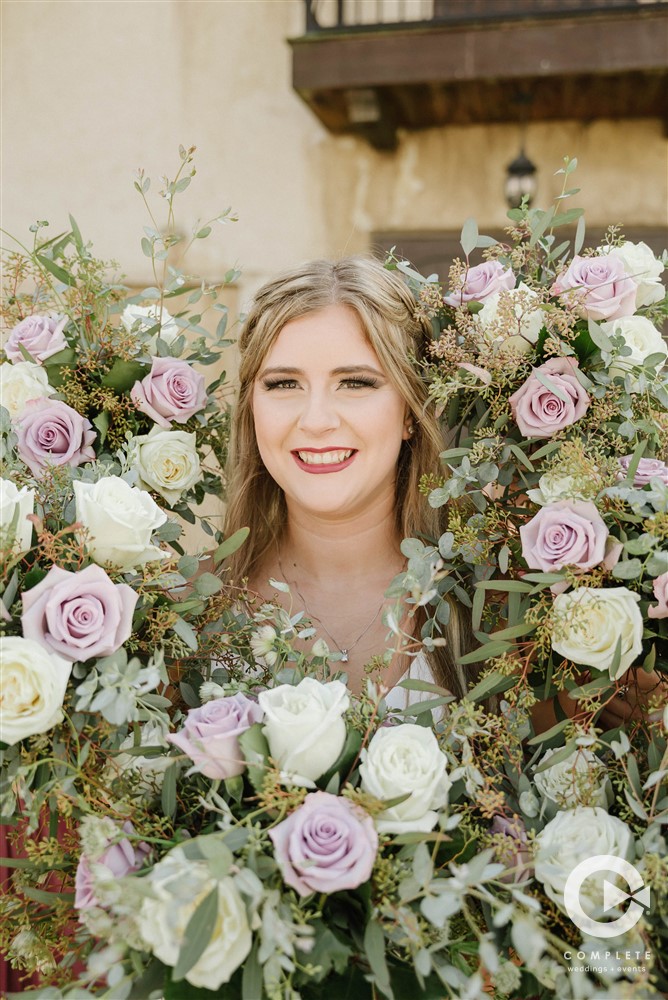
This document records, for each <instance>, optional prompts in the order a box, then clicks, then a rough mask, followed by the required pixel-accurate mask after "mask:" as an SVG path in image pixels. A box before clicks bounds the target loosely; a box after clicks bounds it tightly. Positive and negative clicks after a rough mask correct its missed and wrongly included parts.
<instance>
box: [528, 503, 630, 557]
mask: <svg viewBox="0 0 668 1000" xmlns="http://www.w3.org/2000/svg"><path fill="white" fill-rule="evenodd" d="M608 535H609V532H608V529H607V527H606V524H605V522H604V520H603V518H602V517H601V515H600V514H599V512H598V510H597V509H596V505H595V504H593V503H591V502H590V501H588V500H559V501H557V502H556V503H551V504H547V505H546V506H545V507H543V508H542V509H541V510H539V511H538V513H537V514H536V516H535V517H532V518H531V520H530V521H529V522H528V523H527V524H523V525H522V527H521V528H520V538H521V539H522V555H523V556H524V558H525V559H526V561H527V565H528V566H529V567H530V568H531V569H540V570H542V571H543V573H551V572H553V571H554V570H560V569H563V568H564V566H572V567H573V568H574V569H576V570H578V571H579V572H581V573H584V572H585V571H586V570H588V569H592V568H593V567H594V566H598V565H599V564H600V563H602V562H603V561H604V560H605V559H606V542H607V540H608ZM620 552H621V545H619V546H615V550H614V555H615V556H616V558H615V560H614V562H617V561H618V559H619V555H620ZM608 555H609V556H610V555H611V553H609V554H608ZM612 565H614V563H613V564H612ZM607 568H608V569H611V568H612V566H607Z"/></svg>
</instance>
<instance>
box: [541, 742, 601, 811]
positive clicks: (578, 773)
mask: <svg viewBox="0 0 668 1000" xmlns="http://www.w3.org/2000/svg"><path fill="white" fill-rule="evenodd" d="M557 752H558V751H557V750H546V751H545V753H544V754H543V756H542V757H541V759H540V762H539V763H540V764H544V763H545V761H548V760H549V759H550V757H552V756H554V754H555V753H557ZM533 780H534V784H535V786H536V788H537V789H538V791H539V792H540V795H541V797H542V799H543V801H547V802H552V803H553V804H554V805H555V806H558V807H559V808H560V809H570V808H572V807H573V806H579V805H591V806H602V807H603V808H605V806H606V804H607V796H606V793H605V768H604V766H603V764H602V763H601V761H600V760H599V759H598V757H597V756H596V754H595V753H592V751H591V750H588V749H587V748H586V747H579V748H578V749H577V750H576V751H575V753H572V754H571V756H570V757H567V758H566V759H565V760H560V761H557V763H556V764H552V765H551V766H550V767H546V768H545V770H544V771H537V772H536V773H535V774H534V779H533Z"/></svg>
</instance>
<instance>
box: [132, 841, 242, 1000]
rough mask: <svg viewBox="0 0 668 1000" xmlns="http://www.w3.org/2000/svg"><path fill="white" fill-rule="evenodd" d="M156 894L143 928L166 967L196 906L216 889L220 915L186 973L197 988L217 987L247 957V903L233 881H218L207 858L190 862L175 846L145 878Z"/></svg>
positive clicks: (144, 912) (142, 916)
mask: <svg viewBox="0 0 668 1000" xmlns="http://www.w3.org/2000/svg"><path fill="white" fill-rule="evenodd" d="M145 881H146V882H147V883H150V885H151V889H152V891H153V898H149V899H145V900H144V902H143V903H142V907H141V910H140V912H139V918H138V924H139V932H140V934H141V936H142V937H143V938H144V940H145V942H146V944H147V945H148V947H149V948H150V950H151V951H152V952H153V954H154V955H155V956H156V957H157V958H159V959H160V961H161V962H164V963H165V965H170V966H174V965H176V963H177V961H178V957H179V951H180V950H181V946H182V945H183V941H184V938H185V931H186V927H187V925H188V921H189V920H190V918H191V916H192V915H193V913H194V912H195V910H196V908H197V906H198V905H199V904H200V903H201V902H202V900H203V899H204V898H205V897H206V896H208V895H209V893H210V892H211V890H212V889H214V888H216V886H217V887H218V915H217V918H216V923H215V926H214V929H213V933H212V935H211V940H210V941H209V943H208V945H207V946H206V948H205V949H204V951H203V952H202V954H201V955H200V957H199V958H198V959H197V961H196V962H195V964H194V965H193V967H192V968H191V969H190V970H189V972H187V973H186V976H185V978H186V980H187V981H188V982H189V983H191V984H192V985H193V986H199V987H202V988H203V989H207V990H217V989H218V988H219V987H220V986H221V985H222V984H223V983H227V982H229V981H230V979H231V978H232V976H233V974H234V973H235V972H236V970H237V969H238V968H239V966H240V965H241V963H242V962H243V961H244V960H245V959H246V957H247V955H248V952H249V951H250V949H251V944H252V935H251V931H250V928H249V926H248V918H247V916H246V907H245V906H244V904H243V901H242V899H241V896H240V895H239V891H238V889H237V887H236V885H235V883H234V880H233V879H231V878H229V877H225V878H220V879H216V878H214V877H213V875H212V874H211V871H210V870H209V866H208V865H207V864H206V862H203V861H191V860H189V859H188V858H187V857H186V856H185V854H184V852H183V850H182V848H180V847H175V848H173V850H171V851H170V852H169V854H166V855H165V857H164V858H162V860H161V861H159V862H158V863H157V865H155V867H154V868H153V870H152V871H151V872H150V873H149V874H148V875H147V876H146V879H145Z"/></svg>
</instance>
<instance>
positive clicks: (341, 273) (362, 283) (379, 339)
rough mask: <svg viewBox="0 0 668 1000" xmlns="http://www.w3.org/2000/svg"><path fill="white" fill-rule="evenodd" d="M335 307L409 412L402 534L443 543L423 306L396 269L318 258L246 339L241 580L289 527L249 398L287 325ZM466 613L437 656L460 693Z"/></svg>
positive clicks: (266, 304)
mask: <svg viewBox="0 0 668 1000" xmlns="http://www.w3.org/2000/svg"><path fill="white" fill-rule="evenodd" d="M331 305H347V306H349V307H350V308H352V309H353V310H354V311H355V313H356V315H357V317H358V318H359V321H360V324H361V327H362V330H363V333H364V335H365V337H366V339H367V341H368V342H369V344H370V345H371V347H372V348H373V349H374V351H375V352H376V355H377V356H378V360H379V361H380V364H381V366H382V368H383V370H384V371H385V373H386V374H387V376H388V378H389V380H390V381H391V382H392V384H393V385H394V387H395V388H396V389H397V391H398V392H399V393H400V395H401V396H402V398H403V399H404V401H405V403H406V408H407V410H408V411H409V413H410V415H411V419H412V422H413V426H414V432H413V434H412V435H411V437H410V438H409V439H408V440H407V441H404V442H403V444H402V447H401V451H400V454H399V462H398V468H397V483H396V525H397V531H398V533H399V536H400V537H401V538H407V537H420V538H426V539H436V538H438V537H439V535H440V532H441V512H440V511H438V510H434V509H433V508H431V507H430V506H429V504H428V503H427V502H426V501H425V498H424V497H423V496H422V495H421V494H420V491H419V484H420V480H421V478H422V476H424V475H425V474H429V473H433V472H435V471H437V470H438V469H439V454H440V452H441V450H442V449H443V446H444V445H443V437H442V434H441V430H440V428H439V425H438V422H437V420H436V418H435V416H434V413H433V410H432V408H431V407H427V405H426V403H427V388H426V385H425V383H424V381H423V379H422V378H421V376H420V373H419V370H418V367H417V365H416V363H415V362H416V359H417V360H420V359H421V358H423V357H424V356H425V352H426V347H427V344H428V342H429V340H430V337H431V328H430V324H429V323H428V321H427V320H422V319H420V318H419V317H416V301H415V298H414V296H413V294H412V293H411V291H410V289H409V288H408V287H407V285H406V283H405V282H404V280H403V279H402V278H401V277H400V275H399V274H398V273H397V272H396V271H390V270H388V269H387V268H385V267H384V266H383V265H382V264H381V263H380V261H378V260H375V259H374V258H372V257H363V256H356V257H346V258H343V259H342V260H339V261H328V260H315V261H311V262H309V263H306V264H302V265H301V266H299V267H295V268H294V269H292V270H289V271H285V272H284V273H282V274H279V275H278V276H277V277H275V278H273V279H272V280H271V281H269V282H267V283H266V284H265V285H263V287H262V288H261V289H260V290H259V291H258V293H257V295H256V297H255V301H254V303H253V306H252V308H251V310H250V312H249V314H248V316H247V318H246V322H245V325H244V329H243V332H242V334H241V337H240V339H239V351H240V365H239V395H238V401H237V408H236V414H235V419H234V423H233V433H232V440H231V443H230V459H229V472H228V483H229V490H228V505H227V515H226V523H225V535H226V536H229V535H230V534H232V533H233V532H234V531H236V530H237V529H239V528H242V527H244V526H246V525H250V526H251V527H252V530H251V534H250V537H249V539H248V541H247V542H246V543H245V544H244V545H243V546H242V547H241V549H239V550H238V551H237V552H236V553H235V554H234V555H233V556H231V557H230V559H229V560H228V562H227V568H228V569H229V571H230V574H231V578H232V580H233V581H235V582H237V583H240V582H241V581H242V580H243V579H245V578H247V577H248V576H249V575H251V574H252V573H253V572H254V571H256V570H257V568H258V567H259V565H260V564H261V562H262V560H263V559H264V558H265V557H266V555H267V553H268V552H269V551H270V550H271V549H272V548H275V547H278V546H280V543H281V539H282V536H283V532H284V530H285V526H286V522H287V508H286V503H285V497H284V495H283V491H282V490H281V488H280V487H279V486H278V485H277V483H276V482H275V481H274V480H273V479H272V477H271V476H270V475H269V473H268V472H267V469H266V468H265V466H264V463H263V462H262V459H261V457H260V452H259V449H258V446H257V440H256V437H255V425H254V419H253V409H252V398H253V388H254V383H255V380H256V378H257V375H258V373H259V371H260V370H261V367H262V364H263V362H264V360H265V358H266V356H267V354H268V352H269V350H270V349H271V347H272V345H273V344H274V342H275V340H276V339H277V337H278V335H279V334H280V332H281V330H282V329H283V327H284V326H285V325H286V323H289V322H291V321H292V320H295V319H298V318H300V317H302V316H305V315H307V314H308V313H312V312H317V311H318V310H320V309H324V308H326V307H327V306H331ZM464 619H465V616H463V615H462V613H461V610H460V609H459V607H458V605H456V604H454V603H451V624H450V626H449V629H448V640H449V641H448V645H447V646H444V647H439V648H438V651H437V652H436V653H434V654H432V659H433V660H434V666H435V667H436V668H437V672H438V674H439V675H440V679H441V680H442V681H443V683H445V684H447V685H448V686H449V687H450V688H451V689H452V690H453V692H455V693H458V694H461V693H462V688H463V681H464V678H463V676H462V671H461V668H460V667H458V666H457V665H456V658H457V656H458V655H459V654H460V653H461V651H462V650H463V648H464V646H465V645H468V643H466V642H465V631H466V629H465V627H464V624H463V623H464Z"/></svg>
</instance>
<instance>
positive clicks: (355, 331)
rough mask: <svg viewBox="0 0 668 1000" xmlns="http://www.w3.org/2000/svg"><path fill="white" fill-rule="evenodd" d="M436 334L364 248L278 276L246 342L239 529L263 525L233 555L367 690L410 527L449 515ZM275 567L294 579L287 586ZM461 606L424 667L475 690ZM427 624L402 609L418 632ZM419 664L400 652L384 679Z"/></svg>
mask: <svg viewBox="0 0 668 1000" xmlns="http://www.w3.org/2000/svg"><path fill="white" fill-rule="evenodd" d="M429 338H430V328H429V325H428V323H426V322H423V321H421V320H419V319H416V317H415V299H414V298H413V295H412V294H411V292H410V290H409V289H408V288H407V286H406V284H405V283H404V281H403V280H402V278H401V277H400V276H399V274H397V273H396V272H392V271H389V270H387V269H386V268H384V267H383V266H382V264H380V263H379V262H378V261H376V260H373V259H370V258H366V257H352V258H347V259H344V260H341V261H338V262H335V263H332V262H329V261H315V262H312V263H310V264H305V265H303V266H302V267H300V268H298V269H295V270H294V271H291V272H288V273H286V274H284V275H280V276H279V277H277V278H276V279H274V280H273V281H271V282H269V283H268V284H267V285H265V286H264V287H263V288H262V289H261V290H260V292H259V293H258V295H257V298H256V301H255V304H254V306H253V308H252V310H251V312H250V314H249V316H248V319H247V322H246V326H245V328H244V332H243V334H242V337H241V340H240V349H241V365H240V390H239V402H238V408H237V414H236V420H235V432H234V437H233V443H232V455H231V468H232V477H231V486H230V499H229V505H228V515H227V528H226V533H228V534H230V533H232V532H234V531H236V530H237V529H238V528H240V527H243V526H244V525H250V526H251V535H250V539H249V541H248V542H247V544H246V545H245V546H244V547H243V548H242V549H241V550H239V552H237V553H236V554H235V556H233V557H232V558H231V560H230V563H229V568H230V570H231V574H232V577H233V579H234V580H236V581H238V582H239V581H241V580H242V579H248V581H249V585H250V588H251V589H252V590H254V591H256V592H257V593H259V594H260V595H262V597H265V598H268V599H269V598H270V599H272V600H274V601H276V600H278V601H283V602H290V607H291V610H292V611H293V612H294V611H295V610H303V611H305V612H306V614H307V615H308V617H309V618H310V619H311V620H312V622H313V624H314V626H315V627H316V628H317V630H318V632H319V633H320V634H321V637H322V638H325V639H326V640H327V641H328V644H329V646H330V648H332V651H338V652H339V653H340V654H341V655H340V658H341V659H342V660H343V662H345V664H346V670H347V672H348V677H349V684H350V686H351V688H352V689H353V690H358V689H359V688H360V685H361V683H362V678H363V670H364V666H365V664H366V663H368V662H369V660H370V659H371V658H372V657H374V656H378V655H379V654H382V653H383V652H384V651H385V649H386V645H387V626H386V625H385V624H384V623H383V620H382V614H381V612H382V610H383V608H384V606H385V605H386V603H387V604H388V605H389V601H387V600H386V598H385V593H386V591H387V588H388V586H389V584H390V582H391V581H392V579H393V578H394V576H396V575H397V574H398V573H400V572H402V570H403V569H404V568H405V567H404V557H403V556H402V554H401V550H400V545H401V540H402V538H405V537H415V536H420V537H425V536H426V537H427V538H434V539H436V538H438V537H439V535H440V530H441V529H440V524H439V513H440V512H438V511H434V510H433V509H432V508H430V507H429V505H428V504H427V502H426V500H425V498H424V497H423V496H422V495H421V494H420V492H419V484H420V479H421V478H422V476H424V475H426V474H433V473H435V472H437V471H438V469H439V453H440V451H441V450H442V448H443V441H442V437H441V432H440V430H439V428H438V425H437V422H436V419H435V417H434V415H433V413H432V411H431V410H430V409H429V408H428V407H427V406H426V400H427V392H426V388H425V385H424V383H423V381H422V379H421V377H420V374H419V371H418V365H417V364H416V360H419V359H420V358H421V357H423V356H424V354H425V350H426V345H427V343H428V341H429ZM272 578H275V579H279V580H285V581H286V582H287V583H288V584H289V586H290V590H291V594H290V596H289V597H286V595H284V594H283V593H281V592H278V593H277V592H276V591H274V590H273V588H272V587H271V585H270V583H269V580H270V579H272ZM451 611H452V613H451V621H450V627H449V631H448V642H447V645H446V646H444V647H440V648H438V650H437V652H436V653H435V654H432V660H433V662H431V663H429V664H427V662H426V661H425V660H424V657H420V658H419V660H418V661H417V662H416V661H415V660H414V661H413V663H412V668H413V669H412V673H413V674H416V673H417V675H418V676H419V677H420V679H428V678H429V677H432V678H433V679H435V680H437V681H438V682H440V683H443V684H444V685H445V686H447V687H448V688H449V689H450V690H451V691H453V692H454V693H456V694H462V693H463V691H464V689H465V678H464V676H463V672H462V670H461V668H460V667H459V666H458V665H457V663H456V660H457V656H458V655H459V653H460V651H461V649H462V644H463V641H464V638H463V637H464V636H465V634H466V629H465V627H464V622H465V620H466V619H465V615H464V614H463V613H462V609H458V608H457V607H456V606H454V605H453V607H452V609H451ZM420 624H421V623H420V621H419V620H418V616H414V618H413V619H411V620H410V624H408V618H407V619H406V621H405V622H404V625H407V626H408V630H409V631H412V632H413V634H415V635H416V636H418V637H419V628H420ZM418 645H419V643H416V647H417V646H418ZM409 667H411V661H410V660H409V658H408V657H406V656H405V655H400V654H399V653H398V654H397V655H396V656H394V657H393V658H392V660H391V662H390V663H389V664H388V665H387V666H386V668H385V671H384V677H383V682H384V684H385V685H386V686H387V687H388V688H391V687H392V686H393V685H395V684H396V683H397V682H398V681H399V680H400V679H401V678H402V677H403V676H404V675H405V674H406V672H407V670H408V669H409Z"/></svg>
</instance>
